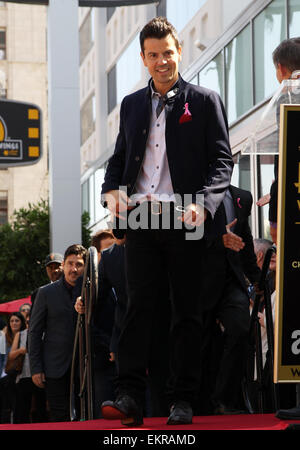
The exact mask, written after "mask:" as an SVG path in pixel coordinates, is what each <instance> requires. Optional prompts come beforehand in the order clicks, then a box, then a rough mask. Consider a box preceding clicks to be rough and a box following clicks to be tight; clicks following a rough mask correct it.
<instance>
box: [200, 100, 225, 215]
mask: <svg viewBox="0 0 300 450" xmlns="http://www.w3.org/2000/svg"><path fill="white" fill-rule="evenodd" d="M206 112H207V122H206V124H207V129H206V131H207V132H206V136H207V137H206V139H207V142H206V145H207V148H208V172H207V176H206V180H205V184H204V186H203V188H202V189H201V190H200V191H199V192H197V194H202V195H204V206H205V208H206V209H207V210H208V211H209V213H210V215H211V217H212V218H213V217H214V215H215V212H216V210H217V209H218V206H219V205H220V204H221V202H222V201H223V198H224V196H225V192H226V189H227V188H228V187H229V185H230V180H231V175H232V170H233V159H232V154H231V148H230V143H229V136H228V123H227V117H226V113H225V109H224V106H223V103H222V101H221V99H220V97H219V95H218V94H217V93H216V92H213V91H211V92H210V94H209V95H208V96H207V98H206Z"/></svg>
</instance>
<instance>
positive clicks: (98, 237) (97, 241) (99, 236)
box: [91, 230, 114, 252]
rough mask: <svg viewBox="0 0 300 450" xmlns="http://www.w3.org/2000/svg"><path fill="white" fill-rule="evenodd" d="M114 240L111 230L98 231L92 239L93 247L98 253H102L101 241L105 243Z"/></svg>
mask: <svg viewBox="0 0 300 450" xmlns="http://www.w3.org/2000/svg"><path fill="white" fill-rule="evenodd" d="M109 238H111V239H114V235H113V234H112V232H111V231H110V230H101V231H98V232H97V233H96V234H94V236H92V239H91V245H92V246H93V247H96V249H97V251H98V252H100V251H101V241H103V240H104V239H109Z"/></svg>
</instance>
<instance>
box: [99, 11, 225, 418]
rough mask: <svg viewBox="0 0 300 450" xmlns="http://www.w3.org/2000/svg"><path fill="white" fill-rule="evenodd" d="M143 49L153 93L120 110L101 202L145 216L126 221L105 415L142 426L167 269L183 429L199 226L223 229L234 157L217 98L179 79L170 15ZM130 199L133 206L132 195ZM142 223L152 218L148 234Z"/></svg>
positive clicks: (190, 380)
mask: <svg viewBox="0 0 300 450" xmlns="http://www.w3.org/2000/svg"><path fill="white" fill-rule="evenodd" d="M140 43H141V57H142V60H143V63H144V65H145V67H147V68H148V71H149V73H150V75H151V79H150V82H149V85H148V87H146V88H144V89H141V90H139V91H137V92H135V93H134V94H131V95H129V96H127V97H125V99H124V100H123V102H122V104H121V110H120V131H119V135H118V138H117V141H116V147H115V152H114V154H113V156H112V157H111V159H110V161H109V164H108V168H107V171H106V176H105V181H104V184H103V186H102V195H103V200H104V203H103V205H104V206H106V207H108V209H109V210H110V211H111V212H112V213H113V214H114V215H115V216H118V218H119V219H120V223H124V220H123V216H124V215H125V214H126V213H127V212H128V209H129V208H130V207H131V206H133V207H134V205H136V206H137V211H138V212H139V213H140V218H141V227H140V228H139V229H136V226H135V223H133V222H134V220H131V219H132V218H134V217H135V214H136V209H133V210H132V211H131V212H130V214H129V216H128V223H129V227H128V228H127V230H126V247H125V264H126V277H127V285H128V297H129V302H128V309H127V313H126V317H125V320H124V326H123V329H122V333H121V336H120V340H119V354H118V364H119V376H118V397H117V399H116V401H115V402H105V403H104V404H103V405H102V412H103V415H104V417H105V418H108V419H109V418H110V419H121V420H123V423H124V424H125V425H128V426H134V425H138V424H141V423H142V421H143V418H142V402H143V397H144V390H145V382H146V369H147V367H148V359H149V349H150V345H151V336H152V334H153V333H155V327H156V313H157V301H158V299H159V287H160V285H161V277H164V276H165V273H167V274H168V278H167V279H168V280H169V284H170V293H171V300H172V320H171V322H172V329H171V339H170V340H171V351H170V353H171V356H170V365H171V372H172V375H173V377H172V380H173V384H172V392H171V394H170V416H169V419H168V424H186V423H191V422H192V417H193V409H192V407H193V402H194V400H195V392H196V390H197V389H198V386H199V373H200V368H201V362H200V361H199V359H197V358H194V355H195V354H196V350H197V348H198V345H199V342H200V341H201V338H202V321H203V315H202V280H203V270H204V265H205V256H206V248H205V239H200V237H201V227H203V224H204V222H205V235H206V236H208V235H209V234H210V233H215V232H216V231H217V232H221V231H223V230H221V229H219V224H218V223H217V221H216V218H215V215H216V211H217V209H218V206H219V204H220V203H221V202H222V200H223V198H224V194H225V191H226V189H227V187H228V186H229V184H230V179H231V173H232V166H233V161H232V156H231V150H230V145H229V139H228V129H227V128H228V127H227V119H226V114H225V111H224V107H223V104H222V102H221V99H220V98H219V96H218V95H217V94H216V93H215V92H213V91H210V90H207V89H204V88H201V87H198V86H194V85H192V84H189V83H187V82H185V81H184V80H183V79H182V78H181V76H180V75H179V73H178V65H179V61H180V59H181V47H180V44H179V41H178V36H177V33H176V30H175V29H174V27H173V26H172V25H171V24H170V23H169V22H168V21H167V20H166V19H164V18H155V19H153V20H151V21H150V22H149V23H148V24H147V25H146V26H145V27H144V28H143V30H142V31H141V34H140ZM124 187H125V188H126V190H127V193H126V192H124ZM127 194H128V195H127ZM133 194H134V202H133V201H132V200H133V198H131V199H129V196H132V195H133ZM187 197H189V201H187V200H186V199H187ZM179 199H181V201H182V202H183V203H184V205H185V207H184V209H179V208H178V206H182V204H181V205H180V204H179V205H178V203H180V200H179ZM162 200H163V201H162ZM166 211H167V212H166ZM178 211H179V214H178V217H176V214H175V213H176V212H178ZM166 217H167V218H168V219H169V221H170V226H169V227H168V226H166V225H165V221H164V219H166ZM145 218H146V219H148V221H149V223H150V222H151V226H150V227H149V229H147V226H144V225H145V223H146V220H145ZM154 222H155V225H152V223H154ZM179 223H181V225H182V227H181V228H180V227H178V224H179ZM191 226H193V227H194V228H193V229H194V232H195V235H196V236H193V237H194V238H195V239H193V237H192V236H187V235H188V234H192V233H188V232H187V229H188V227H191ZM186 228H187V229H186ZM199 230H200V233H199ZM192 239H193V240H192Z"/></svg>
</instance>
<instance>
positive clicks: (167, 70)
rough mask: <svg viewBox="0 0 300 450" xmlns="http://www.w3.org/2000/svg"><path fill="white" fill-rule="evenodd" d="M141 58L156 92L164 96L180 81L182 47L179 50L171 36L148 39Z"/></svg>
mask: <svg viewBox="0 0 300 450" xmlns="http://www.w3.org/2000/svg"><path fill="white" fill-rule="evenodd" d="M141 57H142V60H143V63H144V65H145V67H148V71H149V74H150V75H151V77H152V78H153V81H154V85H155V88H156V90H157V91H158V92H159V93H160V94H161V95H164V94H166V93H167V92H168V90H169V89H170V88H171V87H172V86H173V84H174V83H176V81H177V79H178V66H179V61H180V60H181V47H179V48H178V49H177V47H176V44H175V40H174V38H173V36H171V35H170V34H169V35H168V36H166V37H165V38H162V39H156V38H147V39H145V41H144V52H141Z"/></svg>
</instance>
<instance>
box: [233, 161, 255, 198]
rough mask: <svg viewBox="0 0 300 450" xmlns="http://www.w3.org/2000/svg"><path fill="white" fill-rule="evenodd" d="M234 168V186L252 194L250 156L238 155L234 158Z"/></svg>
mask: <svg viewBox="0 0 300 450" xmlns="http://www.w3.org/2000/svg"><path fill="white" fill-rule="evenodd" d="M233 161H234V168H233V173H232V178H231V184H232V185H233V186H236V187H239V188H241V189H245V190H246V191H250V192H251V180H250V156H249V155H241V154H240V153H237V154H236V155H234V157H233Z"/></svg>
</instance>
